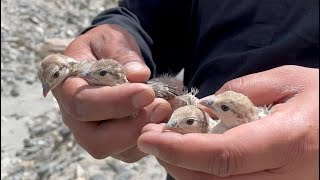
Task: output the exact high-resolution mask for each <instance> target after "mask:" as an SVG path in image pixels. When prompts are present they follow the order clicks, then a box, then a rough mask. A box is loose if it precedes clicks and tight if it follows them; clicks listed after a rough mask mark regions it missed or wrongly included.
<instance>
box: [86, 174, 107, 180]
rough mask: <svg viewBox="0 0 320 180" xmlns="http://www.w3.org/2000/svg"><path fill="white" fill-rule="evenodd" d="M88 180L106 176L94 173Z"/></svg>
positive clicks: (100, 178) (105, 179) (104, 179)
mask: <svg viewBox="0 0 320 180" xmlns="http://www.w3.org/2000/svg"><path fill="white" fill-rule="evenodd" d="M89 180H107V178H106V177H105V176H104V175H102V174H95V175H93V176H91V177H90V178H89Z"/></svg>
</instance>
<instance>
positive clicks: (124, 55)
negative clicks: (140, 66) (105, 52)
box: [111, 48, 141, 62]
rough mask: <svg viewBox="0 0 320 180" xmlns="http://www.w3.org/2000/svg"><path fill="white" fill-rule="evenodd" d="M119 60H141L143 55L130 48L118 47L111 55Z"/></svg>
mask: <svg viewBox="0 0 320 180" xmlns="http://www.w3.org/2000/svg"><path fill="white" fill-rule="evenodd" d="M111 58H112V59H115V60H117V61H119V62H129V61H132V60H140V59H141V57H140V55H139V54H138V52H136V51H132V50H130V49H128V48H120V49H118V50H117V51H116V52H115V53H114V54H113V55H112V57H111Z"/></svg>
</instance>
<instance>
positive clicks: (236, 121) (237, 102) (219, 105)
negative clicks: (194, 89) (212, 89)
mask: <svg viewBox="0 0 320 180" xmlns="http://www.w3.org/2000/svg"><path fill="white" fill-rule="evenodd" d="M199 104H201V105H203V106H206V107H207V108H209V109H210V110H212V111H213V113H214V114H215V115H216V116H217V117H218V118H219V119H220V120H221V121H222V122H223V123H224V124H225V125H226V126H227V127H228V128H232V127H235V126H238V125H240V124H244V123H248V122H251V121H254V120H258V119H261V118H263V117H265V116H267V115H269V114H270V113H271V111H270V107H271V105H270V106H269V107H266V106H264V107H257V106H255V105H254V104H253V103H252V102H251V100H250V99H249V98H248V97H247V96H245V95H243V94H241V93H237V92H234V91H226V92H223V93H221V94H218V95H212V96H207V97H205V98H203V99H201V100H200V101H199Z"/></svg>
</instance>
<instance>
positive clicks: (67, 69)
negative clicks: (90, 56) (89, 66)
mask: <svg viewBox="0 0 320 180" xmlns="http://www.w3.org/2000/svg"><path fill="white" fill-rule="evenodd" d="M77 64H78V61H76V60H74V59H72V58H69V57H67V56H64V55H60V54H53V55H49V56H47V57H46V58H44V59H43V60H42V61H41V62H40V64H39V66H38V77H39V79H40V81H41V84H42V90H43V96H44V97H46V96H47V94H48V93H49V91H50V90H51V89H53V88H55V87H56V86H58V85H59V84H60V83H61V82H63V81H64V80H65V79H66V78H67V77H69V76H70V75H71V74H73V73H74V71H75V69H76V67H77Z"/></svg>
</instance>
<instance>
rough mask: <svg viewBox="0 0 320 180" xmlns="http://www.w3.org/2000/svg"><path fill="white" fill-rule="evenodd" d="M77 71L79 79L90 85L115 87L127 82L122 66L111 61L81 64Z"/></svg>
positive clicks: (103, 60)
mask: <svg viewBox="0 0 320 180" xmlns="http://www.w3.org/2000/svg"><path fill="white" fill-rule="evenodd" d="M77 71H78V76H79V77H81V78H84V79H86V80H87V81H88V82H89V84H92V85H104V86H115V85H118V84H123V83H126V82H128V80H127V77H126V74H125V70H124V68H123V66H122V65H121V64H120V63H119V62H118V61H115V60H112V59H101V60H98V61H91V62H84V63H81V65H79V67H78V69H77Z"/></svg>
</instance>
